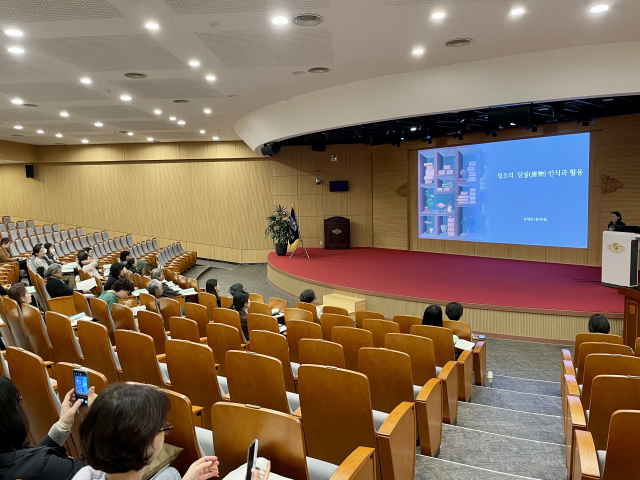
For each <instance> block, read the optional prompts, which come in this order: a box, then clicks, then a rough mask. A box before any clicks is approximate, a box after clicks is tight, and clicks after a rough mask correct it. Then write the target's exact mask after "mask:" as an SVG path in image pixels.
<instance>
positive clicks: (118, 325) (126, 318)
mask: <svg viewBox="0 0 640 480" xmlns="http://www.w3.org/2000/svg"><path fill="white" fill-rule="evenodd" d="M111 317H112V318H113V326H114V327H115V329H116V330H132V331H134V332H137V331H138V327H136V321H135V319H134V316H133V310H131V309H130V308H129V307H126V306H124V305H121V304H119V303H114V304H113V305H112V306H111Z"/></svg>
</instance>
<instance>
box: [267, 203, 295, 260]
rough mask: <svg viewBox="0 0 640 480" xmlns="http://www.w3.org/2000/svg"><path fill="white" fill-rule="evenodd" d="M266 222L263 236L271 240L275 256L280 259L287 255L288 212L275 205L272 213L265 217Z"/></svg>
mask: <svg viewBox="0 0 640 480" xmlns="http://www.w3.org/2000/svg"><path fill="white" fill-rule="evenodd" d="M267 222H268V223H267V229H266V230H265V231H264V234H265V236H267V237H270V238H271V240H273V244H274V245H275V246H276V254H277V255H278V256H280V257H282V256H284V255H286V254H287V244H288V243H289V211H288V210H287V209H286V208H285V207H283V206H282V205H275V206H274V207H273V213H272V214H271V215H269V216H268V217H267Z"/></svg>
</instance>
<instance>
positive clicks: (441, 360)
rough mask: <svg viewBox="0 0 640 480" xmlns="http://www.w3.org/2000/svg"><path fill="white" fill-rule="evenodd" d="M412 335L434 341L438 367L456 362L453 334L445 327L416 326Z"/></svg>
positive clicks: (412, 328)
mask: <svg viewBox="0 0 640 480" xmlns="http://www.w3.org/2000/svg"><path fill="white" fill-rule="evenodd" d="M411 335H417V336H419V337H425V338H430V339H431V340H432V341H433V349H434V354H435V356H436V366H438V367H444V366H445V365H446V364H447V362H451V361H455V360H456V351H455V347H454V346H453V332H452V331H451V330H449V329H448V328H444V327H433V326H431V325H414V326H413V327H411Z"/></svg>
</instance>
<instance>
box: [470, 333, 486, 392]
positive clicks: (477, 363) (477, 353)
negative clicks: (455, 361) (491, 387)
mask: <svg viewBox="0 0 640 480" xmlns="http://www.w3.org/2000/svg"><path fill="white" fill-rule="evenodd" d="M473 374H474V381H475V384H476V385H479V386H481V387H482V386H484V382H485V381H486V379H487V343H486V342H478V343H476V346H475V347H474V348H473Z"/></svg>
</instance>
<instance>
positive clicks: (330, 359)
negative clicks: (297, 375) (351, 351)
mask: <svg viewBox="0 0 640 480" xmlns="http://www.w3.org/2000/svg"><path fill="white" fill-rule="evenodd" d="M298 355H299V360H300V364H302V365H305V364H306V365H331V366H333V367H336V368H345V362H344V350H343V349H342V345H340V344H339V343H334V342H329V341H327V340H322V339H315V338H302V339H300V341H299V342H298Z"/></svg>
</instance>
